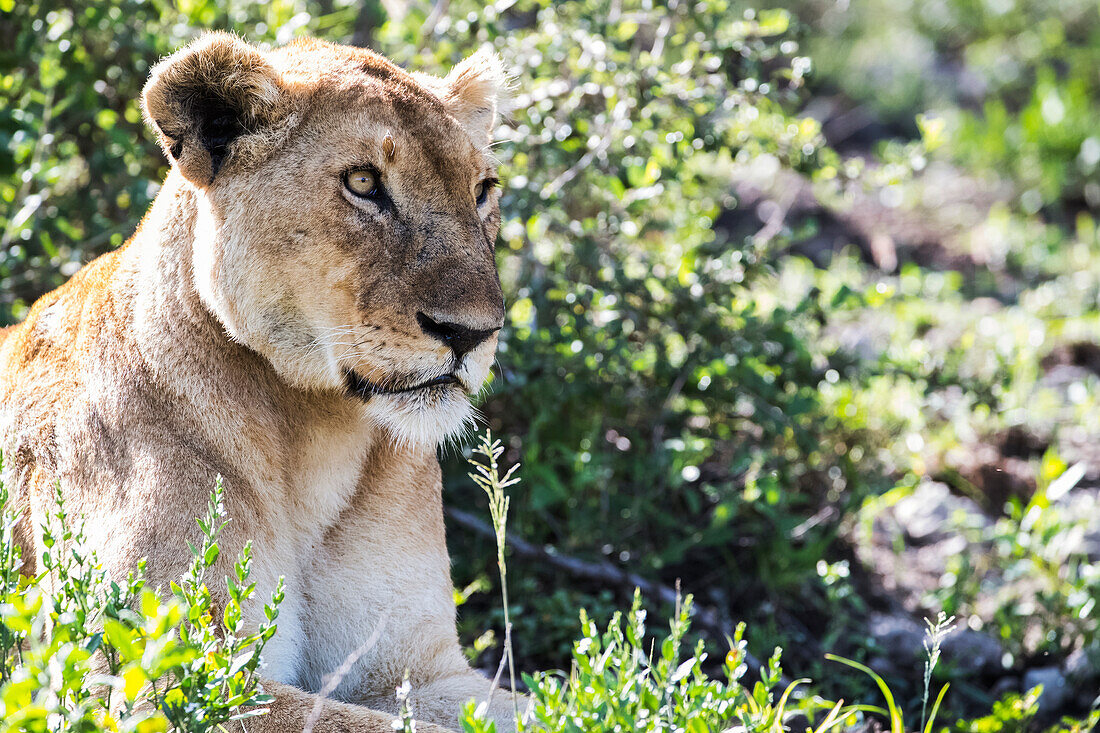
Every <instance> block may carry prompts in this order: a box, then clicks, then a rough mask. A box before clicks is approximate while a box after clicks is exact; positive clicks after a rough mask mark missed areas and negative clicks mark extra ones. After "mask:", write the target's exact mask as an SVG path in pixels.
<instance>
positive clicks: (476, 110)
mask: <svg viewBox="0 0 1100 733" xmlns="http://www.w3.org/2000/svg"><path fill="white" fill-rule="evenodd" d="M442 91H443V95H442V96H443V103H444V104H445V105H446V106H447V109H448V110H449V111H450V113H451V114H452V115H454V117H455V119H457V120H458V122H459V124H460V125H462V127H463V128H465V130H466V132H467V133H469V135H470V137H472V138H473V139H474V141H475V142H477V143H478V144H479V145H480V144H484V145H487V144H489V143H490V142H492V138H493V129H494V128H495V127H496V124H497V119H498V116H499V115H501V114H504V113H506V112H507V111H508V105H509V100H510V97H511V95H510V91H511V89H510V83H509V80H508V74H507V73H505V71H504V64H503V62H502V61H501V60H500V57H499V56H497V55H496V54H495V53H493V52H492V51H489V50H487V49H482V50H480V51H478V52H477V53H475V54H474V55H473V56H470V57H469V58H467V59H465V60H464V61H462V62H460V63H459V64H458V65H457V66H455V67H454V68H453V69H451V73H449V74H447V78H445V79H443V82H442Z"/></svg>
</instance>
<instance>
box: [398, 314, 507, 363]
mask: <svg viewBox="0 0 1100 733" xmlns="http://www.w3.org/2000/svg"><path fill="white" fill-rule="evenodd" d="M416 322H417V323H419V324H420V328H421V330H423V331H424V333H426V334H428V335H429V336H431V337H432V338H435V339H438V340H440V341H442V342H443V343H445V344H447V346H449V347H451V351H453V352H454V353H455V356H456V357H457V358H459V359H461V358H462V356H463V355H464V354H466V353H467V352H469V351H471V350H472V349H474V348H475V347H477V346H478V345H479V344H481V343H483V342H484V341H485V340H486V339H488V338H489V337H490V336H492V335H493V334H494V333H496V332H497V331H499V330H500V327H499V326H498V327H497V328H484V329H476V328H470V327H469V326H464V325H462V324H461V323H454V322H452V321H443V320H436V319H434V318H430V317H429V316H427V315H425V314H423V313H420V312H417V314H416Z"/></svg>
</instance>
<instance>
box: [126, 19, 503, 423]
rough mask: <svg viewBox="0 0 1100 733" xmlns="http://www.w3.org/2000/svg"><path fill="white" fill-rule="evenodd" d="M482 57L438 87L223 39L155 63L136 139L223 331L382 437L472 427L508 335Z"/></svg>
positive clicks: (349, 56) (306, 53)
mask: <svg viewBox="0 0 1100 733" xmlns="http://www.w3.org/2000/svg"><path fill="white" fill-rule="evenodd" d="M505 87H506V77H505V74H504V72H503V69H502V67H501V64H500V61H499V60H498V59H497V57H496V56H495V55H493V54H489V53H478V54H475V55H474V56H472V57H470V58H468V59H466V60H465V61H463V62H462V63H461V64H459V65H458V66H457V67H455V68H454V70H453V71H451V73H450V74H449V75H448V76H447V77H446V78H436V77H431V76H426V75H422V74H416V75H413V74H409V73H407V72H405V71H403V70H402V69H401V68H399V67H397V66H395V65H394V64H392V63H390V62H389V61H387V60H386V59H384V58H382V57H381V56H379V55H377V54H375V53H372V52H371V51H367V50H364V49H359V48H352V47H348V46H339V45H334V44H329V43H324V42H320V41H316V40H301V41H296V42H294V43H291V44H290V45H288V46H285V47H283V48H279V49H276V50H273V51H268V52H265V51H262V50H260V49H258V48H256V47H254V46H251V45H249V44H247V43H245V42H243V41H242V40H240V39H238V38H236V37H235V36H231V35H229V34H225V33H213V34H209V35H206V36H203V37H202V38H200V39H199V40H197V41H195V42H194V43H192V44H191V45H190V46H188V47H186V48H184V49H183V50H181V51H179V52H177V53H175V54H174V55H172V56H170V57H168V58H166V59H164V60H163V61H161V62H160V63H159V64H158V65H157V66H156V67H155V68H154V69H153V71H152V74H151V77H150V79H149V82H148V83H147V85H146V87H145V91H144V95H143V101H144V110H145V115H146V118H147V120H148V122H149V124H150V126H151V127H152V128H153V129H154V131H155V132H156V133H157V136H158V138H159V141H160V143H161V146H162V147H163V148H164V150H165V152H166V154H167V155H168V157H169V159H170V160H171V162H172V165H173V167H174V169H176V171H178V173H179V175H180V176H182V178H183V179H185V181H186V183H183V182H181V185H184V186H189V187H191V188H192V189H193V190H194V197H193V198H194V199H195V200H196V201H197V213H196V217H195V225H194V231H195V235H194V242H193V252H192V254H191V262H192V266H193V278H194V286H195V288H196V290H197V291H198V293H199V295H200V297H201V299H202V302H203V303H204V304H205V306H206V307H207V308H208V309H209V310H210V312H211V313H213V314H214V315H215V317H216V318H217V319H219V320H220V321H221V323H222V324H223V325H224V327H225V330H226V332H227V333H228V334H229V336H230V337H231V338H233V339H235V340H237V341H239V342H240V343H242V344H244V345H246V346H247V347H249V348H250V349H252V350H254V351H255V352H257V353H259V354H260V355H262V356H263V357H264V358H265V359H267V360H268V361H269V362H270V363H271V365H272V366H273V367H274V369H275V370H276V371H277V372H278V373H279V374H280V375H281V376H282V377H283V378H284V379H285V380H287V381H288V382H290V383H291V384H293V385H295V387H296V388H302V389H310V390H326V391H333V390H336V391H339V392H340V393H342V394H343V395H344V396H345V397H346V398H347V399H349V400H357V401H360V402H362V403H363V414H364V416H365V417H367V418H368V419H371V420H374V421H376V422H377V423H379V424H381V425H383V426H385V427H386V428H388V429H389V431H390V433H391V434H392V435H393V436H394V437H395V438H397V439H400V440H406V441H412V442H418V443H425V442H437V441H440V440H442V439H444V438H445V437H446V436H448V435H450V434H453V433H454V432H456V431H457V430H459V429H460V428H461V427H462V426H463V425H464V424H465V423H467V422H468V421H469V420H470V416H471V414H472V408H471V406H470V401H469V396H470V395H471V394H472V393H475V392H476V391H477V390H479V389H480V388H481V386H482V385H483V384H484V382H485V380H486V378H487V377H488V374H489V369H490V366H491V364H492V362H493V358H494V353H495V349H496V341H497V332H498V331H499V329H500V328H501V326H502V324H503V322H504V303H503V297H502V294H501V287H500V280H499V278H498V275H497V271H496V266H495V261H494V242H495V239H496V235H497V230H498V228H499V224H500V211H499V199H500V193H499V189H498V186H497V178H496V171H495V167H494V162H493V158H492V155H491V154H490V151H489V144H490V142H491V135H492V131H493V128H494V127H495V125H496V122H497V114H498V110H499V108H500V107H501V104H502V99H503V97H504V95H505Z"/></svg>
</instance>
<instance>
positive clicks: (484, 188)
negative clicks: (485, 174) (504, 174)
mask: <svg viewBox="0 0 1100 733" xmlns="http://www.w3.org/2000/svg"><path fill="white" fill-rule="evenodd" d="M495 185H497V179H495V178H486V179H485V180H484V181H482V182H481V183H479V184H477V185H476V186H474V199H475V200H476V201H477V205H478V206H481V205H482V204H483V203H485V199H487V198H489V192H490V191H492V190H493V186H495Z"/></svg>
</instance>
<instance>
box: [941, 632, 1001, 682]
mask: <svg viewBox="0 0 1100 733" xmlns="http://www.w3.org/2000/svg"><path fill="white" fill-rule="evenodd" d="M940 648H941V649H942V650H943V658H944V659H945V660H948V661H950V662H951V663H952V664H954V665H955V666H956V667H957V668H959V669H963V670H966V671H968V672H970V673H973V674H995V673H1000V672H1002V671H1003V670H1004V663H1003V662H1002V660H1003V659H1004V655H1005V649H1004V647H1003V646H1001V642H999V641H997V640H996V639H994V638H993V637H992V636H990V635H989V634H983V633H982V632H980V631H974V630H973V629H967V628H961V629H956V630H955V631H953V632H951V633H950V634H948V635H947V636H946V637H944V640H943V642H942V644H941V646H940Z"/></svg>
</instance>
